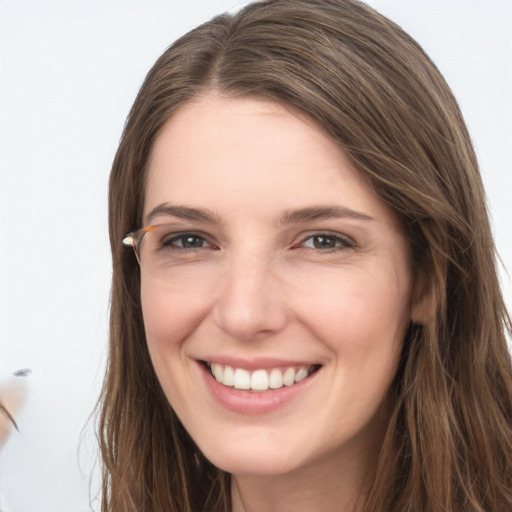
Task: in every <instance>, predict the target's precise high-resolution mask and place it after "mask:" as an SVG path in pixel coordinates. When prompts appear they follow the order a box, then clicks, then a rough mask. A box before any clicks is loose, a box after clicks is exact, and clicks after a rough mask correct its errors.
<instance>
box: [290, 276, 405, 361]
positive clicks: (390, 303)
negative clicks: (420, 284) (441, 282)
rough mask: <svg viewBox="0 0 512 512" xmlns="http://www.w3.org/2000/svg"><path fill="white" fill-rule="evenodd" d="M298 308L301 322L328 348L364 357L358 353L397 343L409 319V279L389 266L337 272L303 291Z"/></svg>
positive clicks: (390, 348)
mask: <svg viewBox="0 0 512 512" xmlns="http://www.w3.org/2000/svg"><path fill="white" fill-rule="evenodd" d="M310 282H312V281H310ZM313 282H314V281H313ZM300 309H301V311H302V314H301V317H302V321H303V323H306V324H307V325H308V327H309V329H310V330H312V331H314V332H315V334H316V336H317V337H318V338H319V339H321V340H323V342H324V343H325V344H326V345H327V346H329V348H331V350H332V351H333V352H335V353H337V354H338V355H340V356H342V357H344V358H349V357H353V358H354V360H355V361H360V362H364V358H362V357H361V356H362V355H365V354H366V356H368V357H370V358H373V356H374V354H375V356H376V357H380V356H383V355H384V356H385V355H386V354H390V353H395V352H396V349H399V347H400V346H401V342H402V339H403V335H404V332H405V328H406V326H407V325H408V323H409V319H410V308H409V286H408V281H406V280H402V282H401V281H400V280H398V279H396V277H395V274H394V272H392V271H391V272H389V273H382V275H376V274H374V273H368V272H365V271H363V272H360V273H356V272H351V274H350V276H347V275H345V276H343V275H342V273H341V272H338V275H337V276H336V278H335V276H334V275H333V276H332V279H328V280H321V281H317V284H316V285H315V286H314V287H310V291H309V293H308V294H302V295H301V299H300ZM388 357H389V356H388Z"/></svg>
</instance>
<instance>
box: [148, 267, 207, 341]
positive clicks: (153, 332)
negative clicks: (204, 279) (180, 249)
mask: <svg viewBox="0 0 512 512" xmlns="http://www.w3.org/2000/svg"><path fill="white" fill-rule="evenodd" d="M208 296H209V295H208V293H207V291H206V290H203V289H198V287H197V282H196V283H195V285H194V286H192V285H191V286H187V285H186V283H181V284H180V286H179V287H176V288H171V287H169V286H165V285H162V284H161V283H158V282H154V281H153V280H152V279H151V278H150V277H149V278H144V277H143V278H142V280H141V303H142V315H143V319H144V327H145V330H146V337H147V340H148V345H149V347H150V349H151V348H154V347H155V345H166V346H169V347H170V346H179V345H181V342H182V340H183V339H184V338H185V337H186V336H187V335H188V334H190V332H191V331H192V330H193V329H194V326H195V325H197V324H198V323H199V322H200V320H201V318H202V317H203V316H204V312H205V311H206V310H207V309H208V307H209V306H208V304H207V303H206V301H205V297H208Z"/></svg>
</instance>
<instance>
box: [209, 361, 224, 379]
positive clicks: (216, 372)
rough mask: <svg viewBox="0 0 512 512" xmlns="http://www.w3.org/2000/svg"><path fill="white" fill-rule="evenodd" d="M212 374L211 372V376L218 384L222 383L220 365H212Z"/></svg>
mask: <svg viewBox="0 0 512 512" xmlns="http://www.w3.org/2000/svg"><path fill="white" fill-rule="evenodd" d="M212 372H213V376H214V377H215V378H216V379H217V381H218V382H223V380H222V366H221V365H220V364H212Z"/></svg>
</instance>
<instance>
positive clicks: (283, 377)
mask: <svg viewBox="0 0 512 512" xmlns="http://www.w3.org/2000/svg"><path fill="white" fill-rule="evenodd" d="M208 366H209V367H210V371H211V373H212V375H213V376H214V377H215V379H216V380H217V381H218V382H220V383H221V384H224V386H228V387H234V388H236V389H243V390H253V391H267V390H268V389H269V388H270V389H280V388H282V387H283V386H292V385H293V384H295V383H297V382H301V381H303V380H304V379H305V378H306V377H308V375H309V374H310V373H311V369H312V368H313V367H312V366H309V367H308V366H301V367H299V368H294V367H289V368H286V370H284V372H283V370H281V369H279V368H272V370H270V371H268V370H255V371H253V372H252V373H251V372H249V371H248V370H244V369H243V368H233V367H231V366H223V365H221V364H218V363H211V364H210V363H208Z"/></svg>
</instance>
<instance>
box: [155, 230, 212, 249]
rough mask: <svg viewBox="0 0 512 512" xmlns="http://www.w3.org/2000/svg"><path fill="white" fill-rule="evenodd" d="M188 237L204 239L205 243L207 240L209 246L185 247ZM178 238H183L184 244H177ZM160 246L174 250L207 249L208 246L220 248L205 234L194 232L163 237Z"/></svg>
mask: <svg viewBox="0 0 512 512" xmlns="http://www.w3.org/2000/svg"><path fill="white" fill-rule="evenodd" d="M187 238H189V239H190V238H194V239H198V240H200V241H202V242H203V243H205V242H206V243H207V244H208V246H201V247H183V243H184V241H185V239H187ZM178 240H181V242H182V246H179V245H176V244H175V243H174V242H176V241H178ZM160 246H161V248H162V249H174V250H178V251H195V250H198V249H206V248H207V247H209V248H211V249H218V247H217V246H216V245H214V244H211V243H210V242H209V241H208V239H207V238H206V237H205V236H203V235H201V234H199V233H193V232H192V233H179V234H174V235H172V236H170V237H164V238H163V239H162V241H161V242H160Z"/></svg>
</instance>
